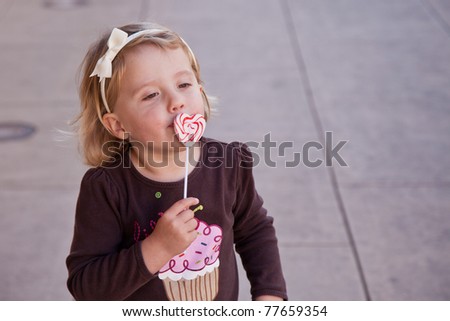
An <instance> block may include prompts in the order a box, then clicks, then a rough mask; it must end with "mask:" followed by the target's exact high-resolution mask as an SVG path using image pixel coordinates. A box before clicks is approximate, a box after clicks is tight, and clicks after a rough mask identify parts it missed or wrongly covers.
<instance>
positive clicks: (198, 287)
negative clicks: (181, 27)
mask: <svg viewBox="0 0 450 321" xmlns="http://www.w3.org/2000/svg"><path fill="white" fill-rule="evenodd" d="M82 72H83V74H82V80H81V85H80V98H81V105H82V111H81V113H80V115H79V117H78V119H77V121H78V132H79V135H80V138H81V147H82V151H83V154H84V157H85V160H86V163H87V164H88V165H91V166H92V167H93V168H91V169H89V170H88V171H87V173H86V174H85V176H84V177H83V180H82V182H81V188H80V194H79V198H78V203H77V208H76V217H75V229H74V236H73V241H72V246H71V250H70V254H69V256H68V258H67V262H66V263H67V267H68V271H69V278H68V281H67V285H68V288H69V290H70V292H71V293H72V295H73V296H74V298H75V299H77V300H237V298H238V273H237V268H236V258H235V253H234V250H233V245H235V246H236V251H237V252H238V253H239V254H240V256H241V258H242V262H243V265H244V267H245V269H246V271H247V275H248V278H249V280H250V283H251V293H252V298H253V299H255V300H282V299H287V294H286V287H285V282H284V279H283V275H282V270H281V265H280V258H279V253H278V247H277V239H276V236H275V231H274V228H273V225H272V221H273V220H272V218H271V217H269V216H267V215H266V210H265V209H264V208H263V207H262V205H263V202H262V199H261V198H260V197H259V195H258V194H257V192H256V190H255V187H254V181H253V176H252V163H251V153H250V151H249V150H248V148H247V147H246V146H244V145H242V144H238V143H232V144H225V143H222V142H219V141H215V140H212V139H208V138H202V139H201V140H200V141H199V142H197V143H196V144H195V145H194V146H192V147H191V151H192V152H191V153H190V154H191V155H192V157H191V159H190V161H189V162H187V164H186V166H189V168H188V170H189V194H190V195H192V196H194V197H189V198H185V199H182V192H183V177H184V171H185V167H184V165H185V164H184V162H183V161H181V160H184V157H185V153H186V148H185V147H184V146H183V145H182V144H181V143H179V141H178V139H177V138H176V136H175V132H174V127H173V121H174V118H175V117H176V116H177V115H178V114H180V113H188V114H201V115H204V116H205V118H206V119H207V117H208V115H209V112H210V104H209V100H208V96H207V95H206V93H205V91H204V89H203V87H202V85H201V80H200V70H199V66H198V63H197V61H196V59H195V57H194V55H193V53H192V51H191V49H190V48H189V47H188V45H187V44H186V43H185V42H184V41H183V39H182V38H180V37H179V36H178V35H177V34H176V33H174V32H172V31H171V30H168V29H167V28H164V27H162V26H159V25H156V24H134V25H127V26H124V27H121V28H119V29H114V30H113V31H112V33H111V34H108V35H105V36H104V37H103V38H101V39H100V40H99V41H98V42H96V43H95V44H94V45H93V46H92V47H91V48H90V50H89V51H88V53H87V55H86V57H85V59H84V62H83V70H82ZM191 207H192V209H191Z"/></svg>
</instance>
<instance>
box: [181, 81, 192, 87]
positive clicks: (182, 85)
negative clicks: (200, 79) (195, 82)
mask: <svg viewBox="0 0 450 321" xmlns="http://www.w3.org/2000/svg"><path fill="white" fill-rule="evenodd" d="M191 86H192V84H190V83H187V82H185V83H182V84H181V85H179V86H178V88H188V87H191Z"/></svg>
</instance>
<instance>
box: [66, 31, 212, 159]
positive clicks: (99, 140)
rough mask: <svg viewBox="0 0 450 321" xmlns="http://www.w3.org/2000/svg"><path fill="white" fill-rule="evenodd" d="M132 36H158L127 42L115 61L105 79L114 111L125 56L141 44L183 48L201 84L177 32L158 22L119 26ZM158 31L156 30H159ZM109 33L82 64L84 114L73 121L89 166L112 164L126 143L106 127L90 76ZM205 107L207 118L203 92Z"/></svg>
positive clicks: (207, 100)
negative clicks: (108, 75) (142, 33)
mask: <svg viewBox="0 0 450 321" xmlns="http://www.w3.org/2000/svg"><path fill="white" fill-rule="evenodd" d="M119 29H121V30H122V31H125V32H126V33H127V34H128V35H129V36H130V35H131V34H134V33H136V32H139V31H142V30H152V29H155V33H151V34H144V35H142V36H140V37H138V38H136V39H135V40H133V41H131V42H130V43H128V44H127V45H126V46H125V47H124V48H123V49H122V50H121V51H120V52H119V53H118V54H117V56H116V57H115V58H114V60H113V63H112V75H111V78H108V79H106V83H105V97H106V100H107V102H108V105H109V106H110V108H111V112H114V105H115V103H116V100H117V96H118V92H119V88H120V84H121V80H122V77H123V74H124V71H125V59H124V56H125V55H126V52H127V50H128V49H129V48H132V47H135V46H138V45H140V44H142V43H146V44H152V45H154V46H157V47H159V48H161V49H176V48H180V47H181V48H182V49H183V50H184V52H185V53H186V55H187V56H188V58H189V61H190V63H191V67H192V70H193V72H194V74H195V77H196V79H197V82H198V83H199V84H202V81H201V79H200V67H199V65H198V62H197V60H196V58H195V56H194V54H193V53H192V51H191V49H190V48H189V47H188V45H187V44H186V43H185V42H184V40H183V39H182V38H181V37H180V36H179V35H178V34H176V33H175V32H173V31H171V30H169V29H167V28H165V27H163V26H161V25H158V24H155V23H139V24H130V25H126V26H123V27H120V28H119ZM156 29H157V30H159V31H157V30H156ZM109 36H110V33H107V34H105V35H104V36H103V37H101V38H100V39H99V40H98V41H97V42H95V43H94V44H93V45H92V46H91V47H90V48H89V50H88V52H87V54H86V56H85V58H84V60H83V62H82V64H81V70H80V71H81V81H80V85H79V96H80V103H81V112H80V114H79V115H78V116H77V118H76V119H75V120H74V121H73V125H75V129H76V131H77V132H78V135H79V139H80V146H79V147H80V151H81V153H82V154H83V157H84V161H85V163H86V164H87V165H90V166H94V167H97V166H101V165H102V164H103V163H104V162H111V161H112V160H113V159H114V156H116V155H117V153H118V152H120V153H123V152H124V149H125V148H126V145H127V144H124V141H122V140H119V139H118V138H116V137H115V136H113V135H112V134H111V133H110V132H109V131H108V130H107V129H106V127H105V126H104V125H103V120H102V117H103V115H104V114H106V113H107V112H108V111H107V110H106V108H105V106H104V104H103V101H102V97H101V90H100V83H99V78H98V77H90V74H91V73H92V71H93V70H94V68H95V65H96V64H97V61H98V60H99V59H100V57H102V56H103V55H104V54H105V52H106V50H107V49H108V48H107V42H108V38H109ZM202 95H203V101H204V106H205V118H206V119H208V117H209V115H210V112H211V105H210V97H208V96H207V94H206V92H205V91H204V90H202Z"/></svg>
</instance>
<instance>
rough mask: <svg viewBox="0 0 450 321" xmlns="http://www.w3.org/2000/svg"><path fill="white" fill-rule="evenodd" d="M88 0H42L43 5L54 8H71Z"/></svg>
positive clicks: (84, 3) (85, 3)
mask: <svg viewBox="0 0 450 321" xmlns="http://www.w3.org/2000/svg"><path fill="white" fill-rule="evenodd" d="M87 3H88V0H44V3H43V4H44V7H47V8H55V9H72V8H77V7H81V6H85V5H87Z"/></svg>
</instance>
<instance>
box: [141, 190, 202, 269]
mask: <svg viewBox="0 0 450 321" xmlns="http://www.w3.org/2000/svg"><path fill="white" fill-rule="evenodd" d="M198 203H199V200H198V199H196V198H192V197H190V198H185V199H182V200H179V201H178V202H176V203H175V204H173V205H172V206H171V207H170V208H169V209H168V210H167V211H166V212H165V213H164V215H163V216H162V217H161V218H160V219H159V220H158V223H156V227H155V230H154V231H153V233H152V234H150V235H149V236H148V237H147V238H146V239H145V240H143V241H142V245H141V250H142V256H143V258H144V262H145V264H146V266H147V268H148V270H149V271H150V272H151V273H152V274H155V273H156V272H157V271H159V270H160V268H161V267H163V265H164V264H166V263H167V262H168V261H169V260H170V259H171V258H172V257H174V256H175V255H177V254H180V253H182V252H183V251H184V250H186V249H187V248H188V247H189V245H191V243H192V242H193V241H194V240H195V239H196V237H197V232H196V230H195V228H196V227H197V221H196V220H195V219H194V212H193V211H191V210H190V209H189V207H191V206H194V205H196V204H198Z"/></svg>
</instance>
